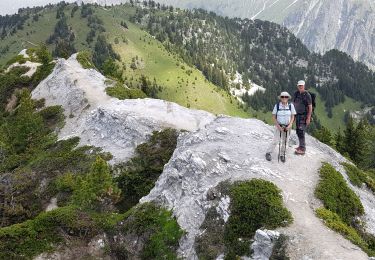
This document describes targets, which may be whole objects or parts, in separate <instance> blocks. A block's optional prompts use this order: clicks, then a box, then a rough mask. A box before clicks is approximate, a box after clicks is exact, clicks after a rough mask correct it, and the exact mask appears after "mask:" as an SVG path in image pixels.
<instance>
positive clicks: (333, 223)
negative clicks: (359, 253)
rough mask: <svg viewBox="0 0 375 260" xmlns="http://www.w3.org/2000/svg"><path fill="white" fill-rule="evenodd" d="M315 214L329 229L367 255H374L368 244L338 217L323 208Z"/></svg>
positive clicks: (374, 251)
mask: <svg viewBox="0 0 375 260" xmlns="http://www.w3.org/2000/svg"><path fill="white" fill-rule="evenodd" d="M316 214H317V216H318V217H319V218H321V219H323V221H324V223H325V224H326V225H327V226H328V227H329V228H331V229H332V230H334V231H336V232H338V233H340V234H342V235H343V236H344V237H346V238H347V239H348V240H350V241H351V242H352V243H353V244H356V245H358V246H359V247H361V248H362V249H363V250H364V251H365V252H366V253H368V254H369V255H375V250H374V249H370V248H369V244H368V243H367V242H366V241H365V240H364V239H363V238H362V237H361V236H360V234H358V232H357V230H356V229H355V228H353V227H351V226H349V225H348V224H347V223H345V222H344V221H343V220H342V219H341V218H340V216H339V215H337V214H336V213H334V212H332V211H330V210H328V209H325V208H318V209H316Z"/></svg>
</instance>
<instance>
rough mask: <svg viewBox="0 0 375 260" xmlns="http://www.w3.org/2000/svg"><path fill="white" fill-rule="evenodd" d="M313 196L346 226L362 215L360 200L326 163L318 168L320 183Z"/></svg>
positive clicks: (338, 174) (340, 176)
mask: <svg viewBox="0 0 375 260" xmlns="http://www.w3.org/2000/svg"><path fill="white" fill-rule="evenodd" d="M315 195H316V197H317V198H319V199H320V200H322V201H323V204H324V206H325V207H326V208H327V209H329V210H330V211H332V212H334V213H336V214H338V215H339V216H340V218H341V219H342V220H343V221H344V222H345V223H346V224H348V225H352V222H353V221H354V219H355V217H357V216H360V215H362V214H363V213H364V209H363V206H362V203H361V201H360V199H359V198H358V197H357V195H356V194H355V193H354V192H353V191H352V190H351V189H350V188H349V187H348V185H347V184H346V182H345V180H344V178H343V177H342V175H341V174H340V173H339V172H337V171H336V170H335V169H334V168H333V167H332V166H331V165H330V164H328V163H324V164H323V166H322V167H321V168H320V181H319V183H318V185H317V187H316V189H315Z"/></svg>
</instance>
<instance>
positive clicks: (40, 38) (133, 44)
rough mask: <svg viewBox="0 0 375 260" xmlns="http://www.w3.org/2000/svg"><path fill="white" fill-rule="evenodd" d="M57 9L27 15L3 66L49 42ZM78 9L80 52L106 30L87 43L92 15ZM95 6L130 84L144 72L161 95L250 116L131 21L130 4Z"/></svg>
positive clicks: (5, 45) (75, 28)
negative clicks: (25, 50) (136, 64)
mask: <svg viewBox="0 0 375 260" xmlns="http://www.w3.org/2000/svg"><path fill="white" fill-rule="evenodd" d="M57 9H58V8H56V7H55V6H50V7H46V8H44V9H42V10H39V9H37V10H35V12H36V13H37V16H38V19H34V16H35V15H34V14H33V13H34V12H32V11H31V14H28V13H24V15H25V16H28V19H27V20H26V21H25V22H24V26H23V28H21V29H18V30H16V31H15V32H14V33H13V34H10V33H9V34H8V35H7V37H4V39H2V40H1V41H0V52H2V55H0V64H2V65H4V64H5V63H6V62H7V61H8V60H10V59H11V58H12V57H14V56H16V55H17V54H18V53H19V50H20V49H23V48H25V47H26V48H35V46H36V45H38V44H40V43H41V42H42V43H44V42H46V41H47V39H48V38H49V37H50V35H51V34H52V33H53V31H54V29H55V28H54V27H55V25H56V23H57V22H58V21H59V20H58V19H56V12H57ZM73 9H74V6H73V5H67V6H65V7H64V8H63V11H64V13H65V17H66V21H67V25H68V26H69V28H70V29H71V31H72V33H73V34H74V41H73V42H74V47H75V48H76V49H77V50H78V51H80V50H88V49H91V50H93V49H94V48H95V40H96V37H97V35H98V34H99V33H100V32H98V29H96V30H95V32H96V33H95V35H94V37H93V40H92V41H93V42H90V43H89V42H87V37H88V34H89V32H90V31H91V28H90V24H89V19H90V17H82V15H81V14H80V11H81V8H80V9H79V10H76V12H75V13H74V15H72V11H73ZM91 9H92V10H93V12H95V14H94V15H92V16H91V17H98V18H99V19H101V22H102V23H103V24H104V27H105V30H106V32H104V35H105V36H106V38H107V40H108V42H109V43H111V44H112V45H113V47H114V49H115V51H116V52H117V53H118V54H119V55H120V59H121V63H120V62H119V65H121V67H122V69H123V68H127V69H124V71H123V74H124V78H126V83H127V84H129V85H132V84H134V85H136V84H139V81H140V78H141V76H142V75H144V76H146V77H147V78H148V79H150V80H151V81H154V80H156V82H157V84H158V85H159V86H162V88H163V89H162V91H161V92H159V94H158V95H159V98H162V99H165V100H170V101H175V102H177V103H179V104H181V105H184V106H188V107H193V108H197V109H205V110H207V111H211V112H213V113H217V114H227V115H236V116H242V117H247V116H248V114H247V113H246V112H245V111H243V109H242V108H240V107H239V103H238V102H237V101H236V99H235V98H234V97H231V96H230V95H229V94H228V93H226V92H225V91H223V90H221V89H219V88H217V87H216V86H215V85H214V84H212V83H210V82H207V80H206V79H205V78H204V76H203V75H202V73H201V72H200V71H198V70H197V69H195V68H193V67H191V66H189V65H188V64H186V63H184V61H183V60H181V59H180V58H179V57H178V56H176V55H175V54H172V53H169V52H168V51H167V50H165V48H164V47H163V46H162V45H161V44H160V42H158V41H157V40H155V39H154V38H152V37H151V36H150V35H149V34H148V33H147V32H144V31H142V30H140V29H139V28H138V27H137V26H135V25H133V24H132V23H130V22H129V21H127V19H128V18H129V15H130V14H132V13H133V12H134V9H132V8H130V7H129V6H127V7H126V8H117V7H113V8H111V9H103V8H102V7H95V6H92V7H91ZM124 21H127V24H128V26H129V28H128V29H125V28H124V27H122V26H121V22H124ZM8 30H9V31H10V29H8ZM146 40H147V41H146ZM54 48H55V46H54V44H50V45H49V49H50V50H53V49H54ZM133 59H139V62H140V66H139V67H138V68H137V69H131V64H132V63H133Z"/></svg>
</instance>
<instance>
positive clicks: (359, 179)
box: [342, 163, 375, 193]
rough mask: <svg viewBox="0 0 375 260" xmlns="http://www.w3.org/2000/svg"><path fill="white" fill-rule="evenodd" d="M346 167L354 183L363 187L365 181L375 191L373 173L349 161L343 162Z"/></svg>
mask: <svg viewBox="0 0 375 260" xmlns="http://www.w3.org/2000/svg"><path fill="white" fill-rule="evenodd" d="M342 165H343V166H344V168H345V171H346V174H347V175H348V177H349V180H350V182H351V183H352V184H353V185H356V186H358V187H361V185H362V184H363V183H364V184H366V186H367V187H368V188H369V189H370V190H372V192H374V193H375V178H373V177H371V174H369V173H367V172H365V171H362V170H361V169H358V168H357V167H356V166H355V165H353V164H349V163H343V164H342Z"/></svg>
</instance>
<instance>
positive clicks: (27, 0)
mask: <svg viewBox="0 0 375 260" xmlns="http://www.w3.org/2000/svg"><path fill="white" fill-rule="evenodd" d="M61 1H62V0H0V15H5V14H14V13H17V12H18V9H19V8H23V7H33V6H44V5H47V4H49V3H51V4H56V3H59V2H61ZM64 1H65V2H82V1H83V2H85V3H99V4H103V5H104V4H108V5H110V4H119V3H122V2H126V0H64Z"/></svg>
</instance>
